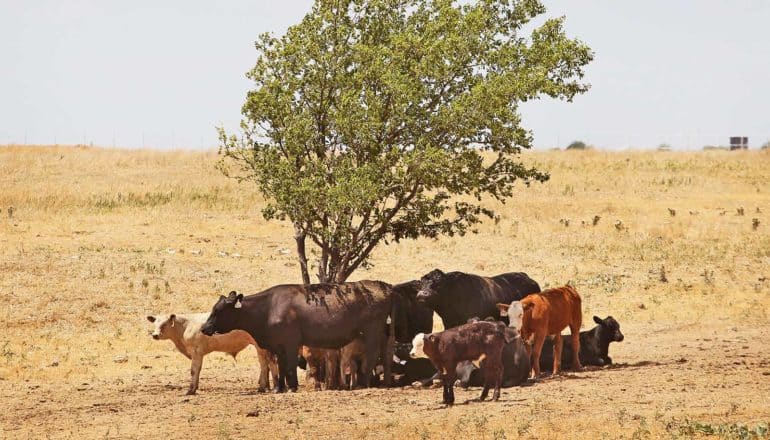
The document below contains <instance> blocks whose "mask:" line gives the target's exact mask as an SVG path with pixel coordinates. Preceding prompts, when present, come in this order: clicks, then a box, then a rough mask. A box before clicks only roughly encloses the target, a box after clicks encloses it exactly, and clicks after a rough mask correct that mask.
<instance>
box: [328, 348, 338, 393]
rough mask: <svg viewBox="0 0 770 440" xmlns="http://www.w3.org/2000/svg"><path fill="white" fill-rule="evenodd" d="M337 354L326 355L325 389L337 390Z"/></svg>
mask: <svg viewBox="0 0 770 440" xmlns="http://www.w3.org/2000/svg"><path fill="white" fill-rule="evenodd" d="M338 353H339V352H337V353H327V354H326V389H327V390H336V389H338V388H339V383H338V379H339V377H340V375H339V374H337V372H338V371H340V365H339V360H340V358H339V354H338Z"/></svg>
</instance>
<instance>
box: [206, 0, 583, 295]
mask: <svg viewBox="0 0 770 440" xmlns="http://www.w3.org/2000/svg"><path fill="white" fill-rule="evenodd" d="M544 13H545V8H544V6H543V5H542V4H541V3H540V2H539V1H537V0H513V1H512V0H508V1H504V0H482V1H477V2H474V3H473V4H457V2H453V1H449V0H432V1H431V0H334V1H332V0H317V1H316V2H315V4H314V6H313V8H312V10H311V11H310V12H309V13H308V14H307V15H306V16H305V17H304V19H303V20H302V21H301V22H300V23H299V24H297V25H294V26H292V27H290V28H289V29H288V31H287V32H286V34H285V35H283V36H280V37H275V36H272V35H270V34H264V35H261V36H260V37H259V39H258V41H257V42H256V49H257V52H258V57H257V62H256V65H255V66H254V68H253V69H252V70H251V71H249V72H248V74H247V76H248V78H250V79H251V80H253V81H254V88H253V90H251V91H250V92H248V95H247V98H246V103H245V104H244V106H243V109H242V112H243V115H244V119H243V121H242V123H241V130H242V135H241V136H236V135H233V134H228V133H226V132H225V131H224V130H223V129H221V128H220V129H219V135H220V142H221V145H220V154H221V155H222V157H221V160H220V162H219V166H220V169H221V170H222V171H223V172H224V173H225V174H226V175H228V176H231V177H235V178H237V179H239V180H241V181H244V180H245V181H252V182H255V183H256V184H257V187H258V189H259V191H260V192H261V193H262V194H263V195H264V196H265V198H266V199H267V201H268V204H267V206H266V207H265V208H264V210H263V216H264V217H265V218H266V219H268V220H270V219H279V220H286V219H288V220H290V221H291V222H292V223H293V225H294V230H295V237H294V238H295V240H296V245H297V256H298V258H299V263H300V270H301V273H302V280H303V282H304V283H309V282H310V274H309V269H308V256H307V248H306V240H307V239H310V241H311V242H312V244H314V245H315V246H316V249H317V252H318V254H317V264H318V273H317V276H318V279H319V280H320V281H321V282H343V281H345V280H346V279H347V278H348V277H349V276H350V274H351V273H353V271H355V270H356V269H357V268H359V267H362V266H366V265H367V264H368V262H369V258H370V256H371V252H372V250H373V249H374V248H375V247H376V246H377V245H378V244H379V243H382V242H385V243H389V242H398V241H400V240H403V239H414V238H417V237H433V238H435V237H438V236H440V235H450V236H451V235H454V234H461V235H462V234H465V233H466V232H467V231H468V230H472V228H473V226H474V225H476V224H478V223H479V222H481V221H482V219H483V218H484V217H493V216H494V212H493V211H492V210H490V209H488V208H487V207H484V206H482V204H481V201H482V196H485V195H487V196H491V197H492V198H494V199H497V200H500V201H503V202H504V201H505V199H507V198H509V197H511V196H512V194H513V187H514V183H515V182H516V181H521V182H523V183H525V184H527V185H529V184H530V183H531V182H535V181H540V182H543V181H545V180H547V179H548V175H547V174H546V173H544V172H541V171H539V170H536V169H534V168H528V167H526V166H524V165H523V164H521V163H519V162H517V161H516V155H517V154H518V153H519V152H520V151H521V149H522V148H530V146H531V144H532V135H531V133H530V132H529V131H528V130H526V129H525V128H523V127H522V126H521V118H520V115H519V112H518V108H519V105H520V103H522V102H526V101H530V100H533V99H539V98H540V97H541V96H544V95H545V96H550V97H552V98H558V99H563V100H567V101H571V100H572V98H573V97H574V96H576V95H577V94H580V93H583V92H585V91H586V90H587V89H588V85H587V84H584V83H582V82H581V79H582V77H583V68H584V66H585V65H586V64H587V63H588V62H589V61H590V60H591V59H592V56H593V55H592V52H591V50H590V49H589V48H588V46H586V45H585V44H584V43H582V42H580V41H578V40H574V39H569V38H568V37H567V36H566V35H565V32H564V29H563V18H555V19H546V20H544V22H543V23H542V24H541V25H540V26H538V27H536V28H535V29H534V30H533V31H532V32H531V34H530V35H529V37H528V38H527V37H525V36H522V35H521V33H522V32H523V28H524V27H525V25H527V24H528V23H530V21H531V20H532V19H534V18H536V17H537V16H539V15H541V14H544Z"/></svg>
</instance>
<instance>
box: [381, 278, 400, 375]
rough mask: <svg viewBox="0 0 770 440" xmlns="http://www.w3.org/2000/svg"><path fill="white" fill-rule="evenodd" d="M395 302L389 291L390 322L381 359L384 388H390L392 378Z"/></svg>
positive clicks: (393, 295)
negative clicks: (383, 370) (383, 357)
mask: <svg viewBox="0 0 770 440" xmlns="http://www.w3.org/2000/svg"><path fill="white" fill-rule="evenodd" d="M396 302H397V301H396V295H395V292H393V291H391V305H390V319H389V321H390V324H389V325H388V340H387V342H385V359H383V364H384V367H385V387H386V388H390V385H391V381H392V379H393V354H394V352H395V345H396V311H397V307H396Z"/></svg>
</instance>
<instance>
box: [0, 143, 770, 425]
mask: <svg viewBox="0 0 770 440" xmlns="http://www.w3.org/2000/svg"><path fill="white" fill-rule="evenodd" d="M217 160H218V157H217V155H216V153H213V152H206V153H199V152H156V151H126V150H110V149H98V148H78V147H2V148H0V210H1V211H0V314H1V316H2V319H0V396H2V398H0V409H2V411H0V437H2V438H28V437H32V438H45V437H46V436H50V437H52V438H70V437H72V438H95V437H99V438H148V437H149V436H152V437H153V438H185V439H186V438H194V437H202V438H260V437H270V438H290V439H294V438H338V437H344V438H424V439H428V438H490V439H491V438H498V439H499V438H509V439H511V438H519V437H522V438H538V439H547V438H619V437H625V438H659V437H665V438H675V437H690V436H693V435H696V436H700V435H717V436H722V437H731V436H732V437H735V438H741V437H740V436H741V435H743V434H746V435H748V436H751V435H754V434H758V435H765V436H767V435H769V434H768V431H766V430H765V431H763V429H764V428H763V427H767V426H768V422H770V342H768V341H770V216H769V215H768V213H770V153H769V152H767V151H762V152H759V151H750V152H727V151H710V152H699V153H692V152H688V153H676V152H618V153H605V152H596V151H581V152H573V151H570V152H564V151H551V152H537V153H532V152H528V153H525V154H523V155H522V160H523V161H524V162H526V163H527V164H530V165H536V166H537V167H539V168H541V169H544V170H547V171H549V172H550V173H551V179H550V181H548V182H547V183H545V184H533V185H532V186H531V187H529V188H527V187H526V186H524V185H521V186H519V189H518V191H517V192H516V194H515V196H514V197H513V198H512V199H510V200H509V201H508V202H507V203H506V204H504V205H499V204H497V203H494V202H492V201H490V202H489V204H488V206H489V207H492V208H493V209H495V210H496V212H497V213H498V214H499V221H497V222H496V221H491V220H490V221H487V222H485V223H484V224H483V225H481V226H480V227H479V228H478V233H477V234H468V235H466V236H464V237H452V238H441V239H439V240H428V239H423V240H417V241H408V242H403V243H400V244H391V245H387V246H386V245H382V246H381V247H379V248H377V250H376V251H375V256H374V258H373V263H374V266H373V267H372V268H370V269H367V270H359V271H358V272H356V273H355V274H354V275H353V276H352V277H351V280H356V279H381V280H384V281H388V282H393V283H395V282H401V281H406V280H411V279H415V278H419V277H420V276H421V275H423V274H424V273H426V272H428V271H430V270H432V269H434V268H440V269H442V270H445V271H450V270H461V271H466V272H472V273H476V274H483V275H494V274H498V273H501V272H508V271H524V272H527V273H528V274H529V275H530V276H531V277H532V278H534V279H535V280H537V281H538V282H539V283H540V284H541V286H543V287H549V286H557V285H562V284H564V283H567V282H569V283H571V284H573V285H574V286H576V288H577V289H578V291H579V292H580V293H581V295H582V297H583V314H584V318H583V322H584V329H588V328H591V327H592V326H593V321H592V319H591V317H592V316H593V315H598V316H600V317H605V316H607V315H612V316H614V317H615V318H616V319H617V320H618V321H619V322H620V325H621V329H622V331H623V333H624V334H625V341H623V342H621V343H614V344H613V345H611V346H610V356H612V358H613V360H614V362H615V365H614V366H612V367H610V368H604V369H598V368H587V369H585V370H584V371H581V372H567V373H565V374H563V375H562V376H560V377H557V378H548V379H543V380H540V381H539V382H537V383H534V384H531V385H529V386H525V387H520V388H509V389H504V390H503V394H502V398H501V400H500V401H499V402H496V403H492V402H485V403H477V402H469V401H470V400H471V399H472V398H475V397H476V396H477V394H478V392H479V390H478V389H473V388H472V389H471V390H469V391H460V390H458V393H457V397H458V399H457V400H458V403H459V404H457V405H455V406H454V407H452V408H444V407H443V406H442V405H440V404H439V402H440V401H441V390H440V388H439V389H435V388H434V389H413V388H411V387H410V388H405V389H400V388H399V389H388V390H385V389H368V390H357V391H352V392H344V391H328V392H326V391H324V392H314V391H312V387H306V386H301V387H300V391H299V392H298V393H296V394H284V395H271V394H257V393H256V392H255V390H256V386H257V372H258V366H257V363H256V354H255V352H254V350H252V349H249V350H247V351H245V352H243V353H242V354H241V355H239V357H238V361H237V362H233V360H232V358H230V357H229V356H225V355H224V354H220V353H215V354H212V355H210V356H208V357H207V358H206V359H205V361H204V366H203V373H202V375H201V383H200V389H199V394H198V395H197V396H185V395H184V393H185V391H186V389H187V384H188V380H189V361H188V360H187V359H185V358H184V357H183V356H182V355H180V354H179V353H178V352H176V351H175V350H174V348H173V345H172V344H171V343H170V342H169V341H154V340H152V339H151V338H150V337H149V335H148V333H149V329H150V324H149V323H148V322H147V321H146V320H145V316H146V315H148V314H151V313H161V312H166V313H168V312H176V313H184V312H190V311H207V310H209V309H210V308H211V306H212V305H213V303H214V302H215V300H216V298H217V296H218V295H219V294H222V293H226V292H228V291H230V290H234V289H237V290H239V291H242V292H249V293H253V292H257V291H259V290H262V289H264V288H267V287H269V286H272V285H274V284H279V283H296V282H300V276H299V270H298V267H297V264H296V262H295V257H294V253H293V249H294V248H293V245H294V242H293V239H292V234H293V231H292V228H291V225H290V224H288V223H280V222H266V221H265V220H264V219H263V218H262V216H261V211H260V210H261V208H262V206H263V205H264V202H263V200H262V198H261V197H260V195H259V194H257V193H256V192H255V187H254V186H253V185H250V184H245V183H244V184H238V183H237V182H235V181H234V180H230V179H227V178H225V177H223V176H222V175H221V174H220V173H219V171H217V170H216V169H215V163H216V161H217ZM303 377H304V375H303V374H301V375H300V378H301V379H302V378H303ZM300 383H301V384H302V380H300ZM763 432H764V434H763ZM191 433H192V434H191ZM748 438H751V437H748Z"/></svg>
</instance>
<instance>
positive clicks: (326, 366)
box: [300, 345, 340, 391]
mask: <svg viewBox="0 0 770 440" xmlns="http://www.w3.org/2000/svg"><path fill="white" fill-rule="evenodd" d="M300 355H301V356H302V357H304V358H305V360H306V361H307V371H306V373H305V380H306V382H309V379H310V378H311V377H312V378H313V380H314V381H315V389H316V391H321V383H322V382H323V383H324V385H325V386H326V389H327V390H336V389H337V388H339V382H338V378H339V375H338V374H337V371H338V368H339V362H340V351H339V350H335V349H327V348H315V347H308V346H305V345H303V346H302V351H301V352H300Z"/></svg>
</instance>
